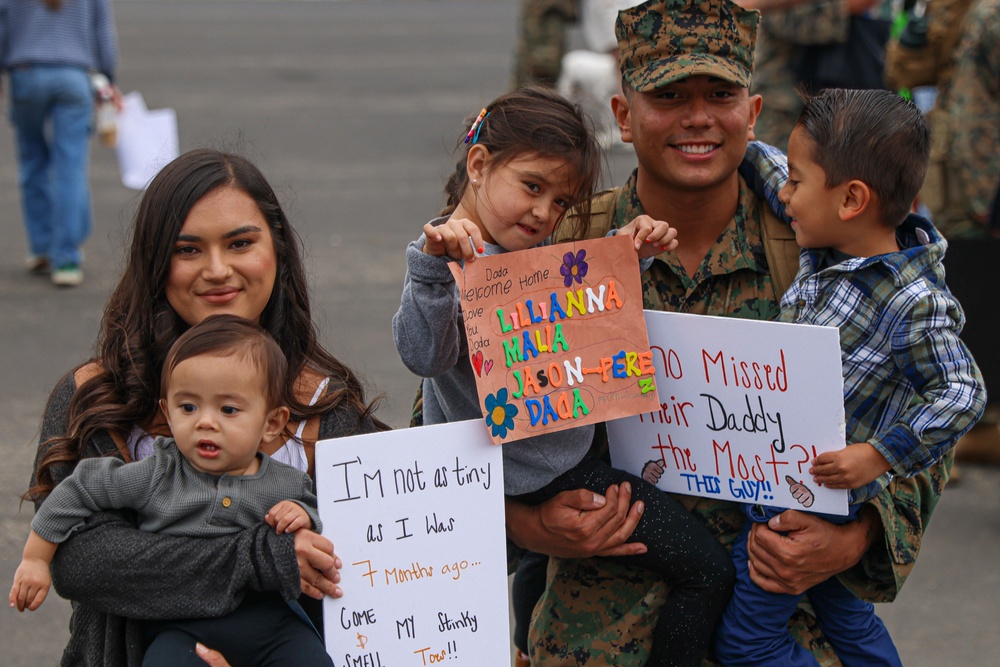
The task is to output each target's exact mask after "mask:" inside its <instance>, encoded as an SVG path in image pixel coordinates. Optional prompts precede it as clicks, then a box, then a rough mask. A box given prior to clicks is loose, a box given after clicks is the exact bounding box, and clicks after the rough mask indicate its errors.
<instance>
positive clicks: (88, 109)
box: [10, 65, 94, 267]
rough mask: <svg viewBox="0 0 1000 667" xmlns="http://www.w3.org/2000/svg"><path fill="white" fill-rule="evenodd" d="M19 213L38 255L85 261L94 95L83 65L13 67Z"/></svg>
mask: <svg viewBox="0 0 1000 667" xmlns="http://www.w3.org/2000/svg"><path fill="white" fill-rule="evenodd" d="M10 97H11V114H10V117H11V122H12V123H13V124H14V128H15V131H16V134H17V158H18V182H19V183H20V186H21V208H22V213H23V216H24V225H25V227H26V228H27V232H28V244H29V247H30V250H31V253H32V254H33V255H39V256H43V257H48V259H49V262H50V263H51V264H52V266H54V267H60V266H65V265H68V264H79V263H80V260H81V256H80V246H81V245H83V242H84V241H85V240H86V239H87V236H89V235H90V226H91V213H90V185H89V182H88V180H89V176H88V173H87V172H88V169H89V163H90V134H91V132H92V131H93V117H94V93H93V91H92V89H91V87H90V77H89V76H88V74H87V72H86V70H83V69H81V68H79V67H68V66H60V65H30V66H25V67H15V68H13V69H11V70H10Z"/></svg>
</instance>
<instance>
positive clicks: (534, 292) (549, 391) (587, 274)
mask: <svg viewBox="0 0 1000 667" xmlns="http://www.w3.org/2000/svg"><path fill="white" fill-rule="evenodd" d="M450 266H451V267H452V273H453V274H454V275H455V280H456V282H457V283H458V290H459V295H460V300H461V304H462V317H463V319H464V321H465V330H466V334H467V336H468V341H469V356H470V358H471V361H472V368H473V370H474V371H475V373H476V386H477V388H478V390H479V401H480V404H481V406H482V409H483V417H485V419H486V425H487V426H488V427H489V430H490V437H492V439H493V442H494V443H496V444H500V443H502V442H511V441H514V440H520V439H522V438H527V437H530V436H535V435H540V434H542V433H549V432H552V431H559V430H563V429H567V428H574V427H576V426H583V425H585V424H593V423H596V422H602V421H605V420H607V419H615V418H617V417H624V416H627V415H635V414H639V413H640V412H648V411H650V410H652V409H654V406H655V405H656V404H657V402H658V399H657V393H656V379H655V377H654V375H653V361H652V354H651V352H650V350H649V341H648V338H647V337H646V325H645V322H644V321H643V317H642V288H641V285H640V282H639V260H638V255H637V254H636V252H635V248H633V246H632V239H631V238H630V237H628V236H621V237H619V236H615V237H611V238H602V239H593V240H589V241H579V242H576V243H564V244H560V245H552V246H545V247H539V248H532V249H530V250H522V251H519V252H514V253H506V254H503V255H496V256H488V257H479V258H477V259H476V260H475V261H474V262H466V263H465V268H464V272H463V270H462V269H461V268H460V267H459V266H458V265H457V264H451V265H450Z"/></svg>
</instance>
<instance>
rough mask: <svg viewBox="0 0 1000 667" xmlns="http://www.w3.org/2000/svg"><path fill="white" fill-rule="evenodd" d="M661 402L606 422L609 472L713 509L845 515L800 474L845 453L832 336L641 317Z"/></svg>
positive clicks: (833, 496)
mask: <svg viewBox="0 0 1000 667" xmlns="http://www.w3.org/2000/svg"><path fill="white" fill-rule="evenodd" d="M645 316H646V329H647V331H648V332H649V342H650V346H651V349H652V350H653V364H654V366H655V367H656V383H657V386H658V387H659V390H660V391H659V394H660V401H661V402H660V405H659V409H658V410H656V411H654V412H649V413H646V414H642V415H639V416H638V417H628V418H625V419H618V420H615V421H612V422H608V439H609V441H610V447H611V460H612V463H613V465H614V466H615V467H616V468H620V469H622V470H626V471H628V472H632V473H634V474H636V475H639V476H642V477H645V478H646V479H657V478H658V481H657V486H658V487H660V488H662V489H664V490H667V491H671V492H674V493H683V494H688V495H694V496H705V497H708V498H720V499H722V500H735V501H739V502H749V503H755V504H762V505H773V506H776V507H789V508H794V509H800V510H806V511H812V512H825V513H828V514H839V515H844V514H847V493H848V492H847V491H846V490H834V489H828V488H825V487H819V486H817V485H816V484H815V483H814V482H813V481H812V476H810V475H809V472H808V471H809V467H810V464H811V462H812V460H813V459H814V458H815V457H816V456H817V455H818V454H819V453H820V452H825V451H831V450H835V449H840V448H842V447H844V444H845V442H844V437H845V436H844V389H843V376H842V370H841V361H840V337H839V333H838V331H837V329H836V328H835V327H818V326H810V325H801V324H784V323H778V322H757V321H753V320H741V319H736V318H724V317H709V316H706V315H685V314H678V313H662V312H654V311H648V310H647V311H645Z"/></svg>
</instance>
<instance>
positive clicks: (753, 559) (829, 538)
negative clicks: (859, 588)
mask: <svg viewBox="0 0 1000 667" xmlns="http://www.w3.org/2000/svg"><path fill="white" fill-rule="evenodd" d="M880 532H881V524H880V523H879V519H878V514H877V512H875V510H873V509H871V508H865V509H863V510H862V511H861V514H860V515H859V516H858V520H857V521H851V522H848V523H845V524H843V525H835V524H832V523H830V522H829V521H824V520H823V519H821V518H819V517H817V516H815V515H813V514H807V513H805V512H798V511H796V510H787V511H785V512H782V513H781V514H779V515H778V516H776V517H774V518H772V519H771V520H770V521H769V522H768V523H766V524H764V523H755V524H754V525H753V527H752V528H751V529H750V537H749V541H748V543H747V551H748V553H749V555H750V578H751V579H752V580H753V582H754V583H755V584H757V585H758V586H760V587H761V588H762V589H764V590H765V591H768V592H769V593H789V594H792V595H800V594H802V593H804V592H806V591H807V590H809V589H810V588H811V587H813V586H815V585H816V584H818V583H820V582H822V581H825V580H827V579H829V578H830V577H832V576H834V575H836V574H840V573H841V572H843V571H844V570H847V569H849V568H851V567H853V566H854V565H856V564H857V563H858V561H860V560H861V557H862V556H863V555H864V553H865V552H866V551H868V549H869V547H871V545H872V544H873V543H874V542H875V539H876V538H877V537H878V535H879V533H880Z"/></svg>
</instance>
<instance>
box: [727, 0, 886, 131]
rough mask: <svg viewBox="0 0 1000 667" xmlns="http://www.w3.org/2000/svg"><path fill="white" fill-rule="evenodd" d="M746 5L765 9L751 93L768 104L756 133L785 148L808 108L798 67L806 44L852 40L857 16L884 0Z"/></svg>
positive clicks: (807, 0) (762, 1)
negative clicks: (801, 93)
mask: <svg viewBox="0 0 1000 667" xmlns="http://www.w3.org/2000/svg"><path fill="white" fill-rule="evenodd" d="M740 4H741V5H744V6H746V7H753V6H758V7H759V8H760V9H761V11H762V12H763V18H762V19H761V24H760V29H759V34H758V36H757V49H756V53H755V60H756V67H755V69H754V78H753V86H752V87H751V92H752V93H753V94H756V95H760V96H761V97H763V98H764V108H763V109H762V110H761V112H760V116H759V117H758V119H757V126H756V128H755V129H754V133H755V134H756V135H757V139H758V140H759V141H763V142H764V143H766V144H771V145H772V146H777V147H779V148H781V149H782V150H785V148H786V146H787V144H788V135H789V134H791V132H792V128H793V127H795V121H796V119H798V117H799V112H800V111H801V110H802V101H801V100H800V99H799V96H798V95H797V94H796V93H795V88H796V86H797V85H798V84H799V83H800V81H801V79H800V77H799V72H798V71H797V70H796V65H798V64H799V62H800V59H801V53H802V48H803V47H806V46H820V45H834V44H842V43H844V42H846V41H847V39H848V33H849V30H850V19H851V16H856V15H861V14H864V13H865V12H871V11H872V10H873V9H876V8H877V6H878V5H879V0H791V1H790V2H777V3H776V2H774V1H773V0H771V1H770V2H767V1H766V0H757V1H753V0H741V1H740ZM882 4H885V3H882ZM779 6H780V7H781V8H778V7H779Z"/></svg>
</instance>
